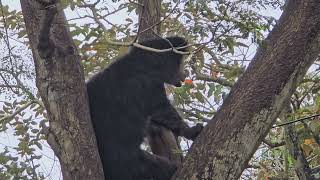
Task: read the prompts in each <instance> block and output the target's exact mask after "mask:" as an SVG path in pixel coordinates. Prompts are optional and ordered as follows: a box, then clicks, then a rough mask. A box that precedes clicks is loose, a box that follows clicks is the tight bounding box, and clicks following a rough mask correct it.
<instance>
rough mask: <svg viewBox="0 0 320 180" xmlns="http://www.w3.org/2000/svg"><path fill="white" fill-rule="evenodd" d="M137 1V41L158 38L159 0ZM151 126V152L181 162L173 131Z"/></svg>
mask: <svg viewBox="0 0 320 180" xmlns="http://www.w3.org/2000/svg"><path fill="white" fill-rule="evenodd" d="M139 3H140V4H141V5H143V6H140V7H139V17H140V21H139V34H138V36H139V41H143V40H148V39H154V38H159V36H158V35H157V34H156V33H158V34H160V23H159V22H160V17H161V13H160V11H161V0H153V1H150V0H139ZM151 126H153V127H154V128H150V129H149V130H150V131H152V133H149V134H148V136H147V138H148V142H149V145H150V147H151V150H152V152H153V153H154V154H156V155H159V156H162V157H166V158H168V159H170V160H171V161H174V162H176V163H177V164H181V162H182V154H181V153H179V152H180V151H181V149H180V146H179V144H178V142H177V138H176V137H175V135H174V134H173V132H172V131H170V130H169V129H167V128H165V127H162V126H158V125H155V124H151Z"/></svg>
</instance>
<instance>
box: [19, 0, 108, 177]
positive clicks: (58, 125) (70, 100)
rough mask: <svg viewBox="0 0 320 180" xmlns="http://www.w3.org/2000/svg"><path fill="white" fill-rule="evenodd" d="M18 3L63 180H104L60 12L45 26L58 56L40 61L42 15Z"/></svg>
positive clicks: (29, 3) (30, 4) (31, 1)
mask: <svg viewBox="0 0 320 180" xmlns="http://www.w3.org/2000/svg"><path fill="white" fill-rule="evenodd" d="M20 3H21V7H22V13H23V16H24V21H25V25H26V30H27V33H28V37H29V40H30V46H31V49H32V53H33V59H34V64H35V69H36V84H37V87H38V90H39V93H40V95H41V98H42V101H43V102H44V105H45V107H46V110H47V113H48V116H49V123H50V126H49V132H48V134H47V137H48V143H49V144H50V146H51V148H52V149H53V151H54V152H55V155H56V156H57V157H58V158H59V160H60V164H61V171H62V174H63V179H65V180H71V179H74V180H79V179H92V180H96V179H104V177H103V172H102V166H101V162H100V158H99V154H98V149H97V146H96V140H95V136H94V132H93V128H92V126H91V121H90V114H89V106H88V101H87V92H86V86H85V82H84V75H83V71H82V67H81V65H80V57H79V55H78V53H77V50H76V48H75V47H76V46H75V45H74V43H73V41H72V37H71V35H70V33H69V30H68V28H67V26H66V24H67V22H66V18H65V16H64V13H63V11H62V10H61V9H59V8H58V14H57V15H56V16H55V19H54V22H53V24H52V27H51V30H52V31H51V38H50V39H51V40H53V42H54V43H55V45H56V46H59V52H60V53H58V54H57V53H52V54H53V56H52V57H50V59H42V58H40V56H39V51H38V49H37V44H38V42H39V40H38V36H39V30H40V27H41V19H42V18H43V16H44V14H45V11H46V10H45V9H44V7H42V6H40V4H38V3H37V1H35V0H21V1H20ZM41 9H42V10H41ZM61 52H64V53H61Z"/></svg>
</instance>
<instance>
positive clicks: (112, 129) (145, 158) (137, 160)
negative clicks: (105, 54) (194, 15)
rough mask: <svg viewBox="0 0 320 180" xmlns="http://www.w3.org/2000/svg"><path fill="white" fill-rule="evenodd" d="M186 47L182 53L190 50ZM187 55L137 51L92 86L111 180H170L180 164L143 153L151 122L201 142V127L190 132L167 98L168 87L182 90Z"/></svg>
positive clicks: (157, 43) (161, 45)
mask: <svg viewBox="0 0 320 180" xmlns="http://www.w3.org/2000/svg"><path fill="white" fill-rule="evenodd" d="M168 41H170V43H171V44H172V45H173V47H183V46H186V45H187V42H186V41H185V39H184V38H181V37H171V38H167V39H157V40H151V41H146V42H142V43H141V44H142V45H144V46H147V47H152V48H155V49H168V48H171V47H172V46H171V45H170V43H169V42H168ZM186 50H187V49H186V48H182V49H180V51H186ZM182 66H183V57H182V55H181V54H177V53H174V52H173V51H169V52H162V53H156V52H151V51H147V50H143V49H140V48H137V47H132V48H131V49H130V50H129V52H128V53H127V54H126V55H124V56H122V57H119V58H118V59H117V60H116V61H115V62H114V63H112V64H111V65H110V66H109V67H107V68H106V69H104V70H103V71H101V72H99V73H98V74H96V75H95V76H93V77H92V78H91V79H90V80H89V81H88V82H87V89H88V95H89V104H90V111H91V119H92V123H93V127H94V130H95V134H96V137H97V142H98V148H99V153H100V157H101V160H102V164H103V170H104V173H105V178H106V179H107V180H144V179H153V180H169V179H170V177H171V176H172V175H173V173H174V172H175V169H176V166H175V165H174V164H173V163H170V162H169V161H168V160H166V159H164V158H161V157H158V156H155V155H152V154H149V153H148V152H145V151H143V150H141V149H140V145H141V143H142V141H143V138H144V135H145V133H146V128H147V125H148V124H149V121H150V119H151V121H153V122H154V123H156V124H159V125H162V126H165V127H167V128H169V129H171V130H172V131H173V132H174V133H175V134H176V135H181V136H185V137H187V138H189V139H193V138H195V137H196V136H197V135H198V133H199V132H200V131H201V129H202V127H201V126H196V127H193V128H189V127H188V126H187V125H186V123H185V122H183V120H182V119H181V117H180V116H179V114H178V113H177V111H176V110H175V108H174V107H173V106H172V105H171V104H170V102H169V100H168V99H167V96H166V93H165V88H164V83H168V84H172V85H175V86H180V85H181V81H183V80H184V78H185V77H184V75H183V71H182V68H181V67H182Z"/></svg>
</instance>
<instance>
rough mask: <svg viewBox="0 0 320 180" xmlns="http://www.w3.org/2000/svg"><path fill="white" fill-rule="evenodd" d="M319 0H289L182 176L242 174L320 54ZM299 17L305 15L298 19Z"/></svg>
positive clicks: (199, 141) (196, 146)
mask: <svg viewBox="0 0 320 180" xmlns="http://www.w3.org/2000/svg"><path fill="white" fill-rule="evenodd" d="M319 8H320V3H319V2H317V1H295V0H291V1H289V2H288V4H287V6H286V8H285V10H284V12H283V15H282V16H281V18H280V20H279V24H278V25H277V26H276V27H275V28H274V29H273V30H272V32H271V33H270V34H269V36H268V38H267V39H266V40H265V41H264V42H263V43H262V46H260V49H259V50H258V52H257V53H256V56H255V58H254V59H253V61H252V62H251V63H250V65H249V67H248V68H247V71H246V72H245V73H244V74H243V75H242V77H241V78H240V79H239V80H238V82H237V83H236V84H235V85H234V87H233V89H232V90H231V92H230V94H229V95H228V97H227V98H226V100H225V101H224V103H223V105H222V107H221V109H220V110H219V111H218V112H217V114H216V115H215V117H214V119H213V120H212V121H211V122H210V123H209V124H208V126H207V127H206V128H205V129H204V130H203V132H202V133H201V134H200V137H199V138H198V139H197V140H196V141H195V142H194V144H193V146H192V148H191V150H190V151H189V153H190V154H189V155H188V156H187V157H186V162H184V164H183V167H182V168H181V169H180V170H179V171H178V173H177V176H176V177H177V178H178V179H179V178H180V179H194V178H204V179H210V178H211V177H214V178H216V179H237V178H239V177H240V175H241V173H242V171H243V170H244V169H245V168H246V166H247V164H248V162H249V160H250V158H251V157H252V155H253V153H254V152H255V151H256V149H257V147H258V146H259V144H260V143H261V142H262V140H263V139H264V137H265V136H266V134H267V133H268V131H269V130H270V128H271V127H272V125H273V124H274V122H275V120H276V118H277V117H278V115H279V113H280V112H281V110H282V108H283V106H284V105H286V104H287V103H288V100H289V98H290V97H291V95H292V94H293V92H294V89H295V88H296V86H297V85H298V84H299V82H300V81H301V80H302V78H303V76H304V75H305V73H306V71H307V70H308V68H309V67H310V66H311V64H312V63H313V62H314V61H315V60H316V58H318V55H319V48H320V47H319V40H320V39H319V38H320V36H319V35H320V31H319V30H320V29H319V26H320V16H319V15H318V13H317V11H318V10H319ZM295 17H299V18H295Z"/></svg>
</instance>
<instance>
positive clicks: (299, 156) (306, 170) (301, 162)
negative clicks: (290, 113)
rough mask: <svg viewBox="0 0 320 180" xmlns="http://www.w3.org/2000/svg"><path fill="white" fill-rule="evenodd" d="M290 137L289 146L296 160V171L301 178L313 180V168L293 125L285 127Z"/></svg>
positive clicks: (301, 179) (302, 179)
mask: <svg viewBox="0 0 320 180" xmlns="http://www.w3.org/2000/svg"><path fill="white" fill-rule="evenodd" d="M285 130H286V134H287V137H288V142H289V145H288V148H289V152H290V154H291V155H292V157H293V158H294V159H295V160H296V162H295V171H296V174H297V176H298V178H299V179H300V180H311V179H313V178H312V176H311V174H312V172H311V169H310V167H309V164H308V161H307V159H306V158H305V156H304V154H303V151H302V149H301V147H300V143H299V138H298V135H297V133H296V132H295V130H294V126H293V125H289V126H287V127H286V128H285Z"/></svg>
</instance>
